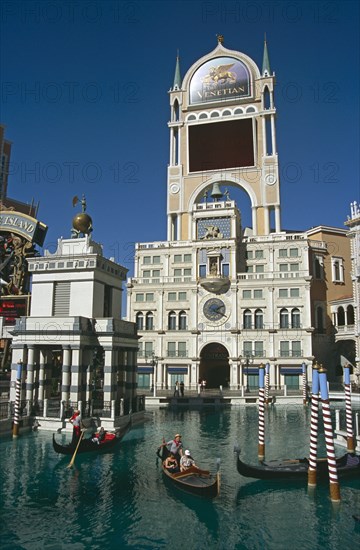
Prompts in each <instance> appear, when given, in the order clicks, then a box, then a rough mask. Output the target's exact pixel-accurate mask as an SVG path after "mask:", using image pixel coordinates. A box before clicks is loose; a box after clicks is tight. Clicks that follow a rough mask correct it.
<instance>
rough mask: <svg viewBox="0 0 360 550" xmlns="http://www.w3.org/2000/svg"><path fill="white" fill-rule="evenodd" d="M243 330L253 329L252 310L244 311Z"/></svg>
mask: <svg viewBox="0 0 360 550" xmlns="http://www.w3.org/2000/svg"><path fill="white" fill-rule="evenodd" d="M243 328H251V311H250V309H245V311H244V315H243Z"/></svg>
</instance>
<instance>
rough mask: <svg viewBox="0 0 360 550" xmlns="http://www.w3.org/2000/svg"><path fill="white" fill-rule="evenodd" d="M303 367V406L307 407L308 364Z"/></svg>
mask: <svg viewBox="0 0 360 550" xmlns="http://www.w3.org/2000/svg"><path fill="white" fill-rule="evenodd" d="M301 367H302V379H303V404H304V405H307V402H308V400H307V391H306V390H307V377H306V364H305V363H303V364H302V365H301Z"/></svg>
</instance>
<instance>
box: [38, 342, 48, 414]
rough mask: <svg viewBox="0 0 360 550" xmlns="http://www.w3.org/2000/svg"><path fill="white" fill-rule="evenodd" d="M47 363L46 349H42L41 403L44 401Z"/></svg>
mask: <svg viewBox="0 0 360 550" xmlns="http://www.w3.org/2000/svg"><path fill="white" fill-rule="evenodd" d="M45 365H46V351H45V350H44V349H41V350H40V366H39V394H38V400H39V402H40V403H42V402H43V401H44V389H45Z"/></svg>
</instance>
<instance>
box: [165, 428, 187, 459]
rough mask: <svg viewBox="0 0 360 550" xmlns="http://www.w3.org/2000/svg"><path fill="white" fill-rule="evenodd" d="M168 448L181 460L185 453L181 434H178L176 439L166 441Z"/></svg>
mask: <svg viewBox="0 0 360 550" xmlns="http://www.w3.org/2000/svg"><path fill="white" fill-rule="evenodd" d="M165 446H166V448H167V450H168V451H169V452H170V453H171V454H172V455H174V456H175V458H176V459H177V460H178V461H180V458H181V457H182V455H183V448H182V442H181V434H176V435H175V437H174V439H172V440H171V441H168V442H167V443H165Z"/></svg>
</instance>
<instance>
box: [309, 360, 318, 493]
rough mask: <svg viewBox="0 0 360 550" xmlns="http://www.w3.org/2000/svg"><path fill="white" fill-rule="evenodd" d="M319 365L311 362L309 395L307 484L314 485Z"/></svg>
mask: <svg viewBox="0 0 360 550" xmlns="http://www.w3.org/2000/svg"><path fill="white" fill-rule="evenodd" d="M318 369H319V365H318V363H317V362H315V363H314V364H313V371H312V395H311V421H310V452H309V468H308V486H309V487H316V466H317V445H318V431H319V428H318V421H319V391H320V383H319V370H318Z"/></svg>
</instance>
